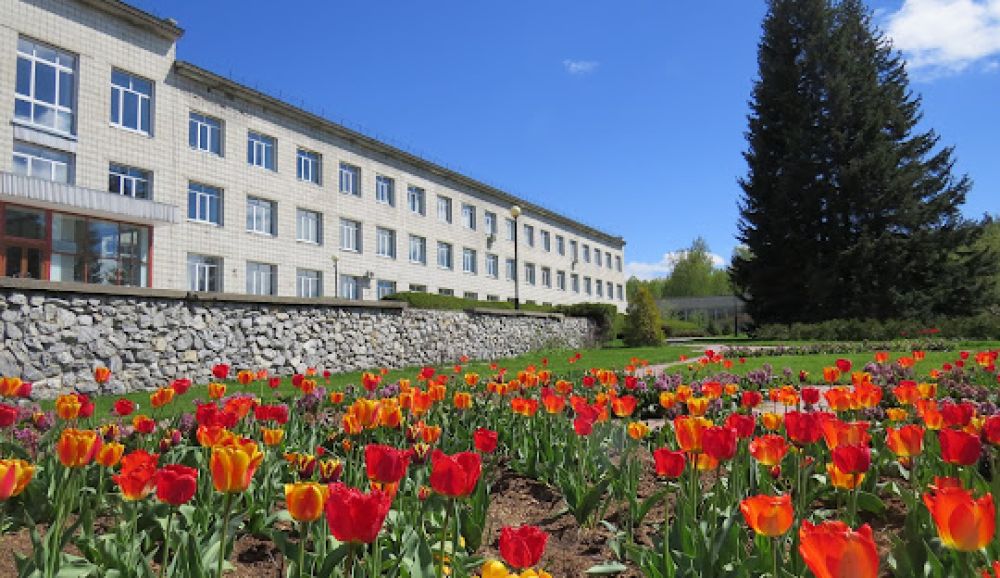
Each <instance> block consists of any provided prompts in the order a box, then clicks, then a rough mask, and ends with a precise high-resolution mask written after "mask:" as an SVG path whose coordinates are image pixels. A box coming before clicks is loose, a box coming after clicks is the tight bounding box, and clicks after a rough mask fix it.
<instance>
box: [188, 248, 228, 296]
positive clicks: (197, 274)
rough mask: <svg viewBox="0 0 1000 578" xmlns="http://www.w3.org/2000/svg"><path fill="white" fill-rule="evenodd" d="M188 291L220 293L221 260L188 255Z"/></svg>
mask: <svg viewBox="0 0 1000 578" xmlns="http://www.w3.org/2000/svg"><path fill="white" fill-rule="evenodd" d="M187 262H188V289H189V290H191V291H202V292H212V293H217V292H219V291H222V258H221V257H209V256H207V255H188V259H187Z"/></svg>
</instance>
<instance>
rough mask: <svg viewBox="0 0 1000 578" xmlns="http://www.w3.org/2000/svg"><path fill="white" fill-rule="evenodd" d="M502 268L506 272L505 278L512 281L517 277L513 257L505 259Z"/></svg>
mask: <svg viewBox="0 0 1000 578" xmlns="http://www.w3.org/2000/svg"><path fill="white" fill-rule="evenodd" d="M504 270H505V272H506V274H507V280H508V281H513V280H514V279H516V278H517V263H515V262H514V260H513V259H507V261H506V262H505V263H504Z"/></svg>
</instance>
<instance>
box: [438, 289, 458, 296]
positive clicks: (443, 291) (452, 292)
mask: <svg viewBox="0 0 1000 578" xmlns="http://www.w3.org/2000/svg"><path fill="white" fill-rule="evenodd" d="M438 295H447V296H448V297H452V296H454V295H455V290H454V289H448V288H446V287H440V288H439V289H438Z"/></svg>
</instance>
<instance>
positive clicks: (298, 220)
mask: <svg viewBox="0 0 1000 578" xmlns="http://www.w3.org/2000/svg"><path fill="white" fill-rule="evenodd" d="M295 240H296V241H302V242H303V243H312V244H314V245H322V244H323V215H321V214H319V213H317V212H316V211H309V210H306V209H296V211H295Z"/></svg>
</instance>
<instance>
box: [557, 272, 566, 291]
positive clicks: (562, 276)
mask: <svg viewBox="0 0 1000 578" xmlns="http://www.w3.org/2000/svg"><path fill="white" fill-rule="evenodd" d="M556 289H558V290H560V291H565V290H566V272H565V271H556Z"/></svg>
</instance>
